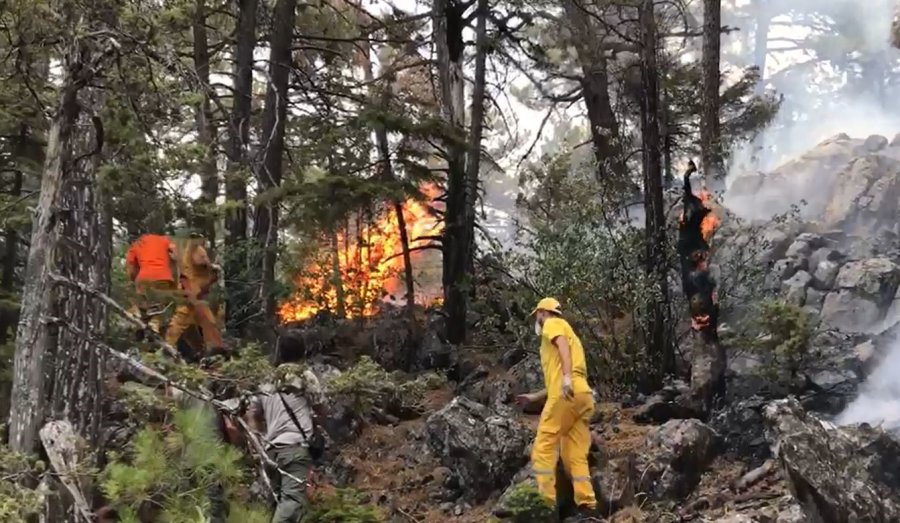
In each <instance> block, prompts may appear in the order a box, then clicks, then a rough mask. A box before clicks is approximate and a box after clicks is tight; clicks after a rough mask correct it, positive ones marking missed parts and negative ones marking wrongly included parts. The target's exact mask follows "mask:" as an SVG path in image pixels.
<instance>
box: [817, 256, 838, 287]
mask: <svg viewBox="0 0 900 523" xmlns="http://www.w3.org/2000/svg"><path fill="white" fill-rule="evenodd" d="M840 270H841V266H840V265H838V264H837V262H834V261H831V260H822V261H820V262H819V264H818V265H817V266H816V270H815V272H813V286H814V287H815V288H817V289H819V290H823V291H826V290H829V289H831V288H832V287H834V282H835V280H836V279H837V275H838V271H840Z"/></svg>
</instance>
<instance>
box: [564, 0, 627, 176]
mask: <svg viewBox="0 0 900 523" xmlns="http://www.w3.org/2000/svg"><path fill="white" fill-rule="evenodd" d="M576 2H578V0H564V1H563V8H564V10H565V16H566V20H567V21H568V23H569V25H570V27H571V29H572V35H573V37H574V38H573V39H572V42H571V44H572V45H573V46H574V47H575V49H576V51H577V53H578V61H579V63H580V65H581V90H582V98H583V99H584V105H585V108H586V109H587V115H588V122H589V123H590V125H591V143H592V145H593V149H594V158H595V160H596V162H597V178H598V180H603V181H609V180H610V176H609V175H612V179H614V180H618V181H621V180H624V179H625V177H626V176H627V169H626V166H625V162H624V160H623V156H622V151H621V150H620V148H619V145H618V140H619V122H618V121H617V120H616V114H615V112H614V111H613V108H612V101H611V100H610V97H609V71H608V69H607V59H606V56H605V55H604V54H603V51H602V49H601V45H602V41H603V35H601V34H600V31H599V30H598V28H597V27H596V25H595V24H593V23H592V21H591V18H590V16H589V15H588V14H587V13H585V12H584V9H585V8H586V6H584V5H582V6H579V5H578V4H576Z"/></svg>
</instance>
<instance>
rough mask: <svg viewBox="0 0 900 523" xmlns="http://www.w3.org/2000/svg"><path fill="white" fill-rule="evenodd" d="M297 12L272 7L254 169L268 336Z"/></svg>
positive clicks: (284, 1)
mask: <svg viewBox="0 0 900 523" xmlns="http://www.w3.org/2000/svg"><path fill="white" fill-rule="evenodd" d="M296 8H297V0H278V2H276V3H275V11H274V18H273V22H274V27H273V29H272V37H271V40H270V42H269V81H268V87H267V89H266V102H265V109H264V110H263V116H262V126H261V129H260V138H259V139H260V151H259V155H258V157H257V160H256V165H255V171H256V183H257V184H258V186H259V192H260V196H259V199H260V201H259V202H258V203H257V205H256V210H255V219H254V237H255V239H256V245H257V248H258V249H259V251H260V252H261V253H262V271H261V275H260V276H261V283H260V285H259V294H258V296H259V300H260V303H261V305H262V312H263V318H264V323H265V327H266V333H267V336H271V333H274V332H275V328H274V327H275V323H276V318H275V315H276V310H275V307H276V302H275V262H276V261H277V257H278V206H279V205H280V202H281V198H280V196H279V195H278V194H277V191H278V189H279V187H280V186H281V169H282V163H283V157H284V129H285V119H286V118H287V105H288V104H287V102H288V100H287V96H288V81H289V80H290V73H291V43H292V42H293V34H294V26H295V25H296Z"/></svg>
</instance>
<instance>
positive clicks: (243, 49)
mask: <svg viewBox="0 0 900 523" xmlns="http://www.w3.org/2000/svg"><path fill="white" fill-rule="evenodd" d="M257 2H258V0H239V1H238V12H237V34H236V44H235V51H234V53H235V56H236V61H235V66H234V104H233V106H232V109H231V117H230V121H229V123H228V147H227V153H228V154H227V156H228V169H227V172H226V174H225V200H226V210H225V251H224V256H223V257H224V264H225V291H226V301H227V307H226V309H225V313H226V316H227V320H226V321H227V325H228V328H229V330H231V332H232V333H234V334H236V335H238V336H239V335H241V334H242V332H243V329H244V326H245V324H246V318H247V316H248V311H247V304H248V303H249V302H250V301H251V296H250V293H249V292H248V291H249V289H248V285H247V273H248V272H249V271H248V268H249V265H250V264H249V259H248V257H247V252H248V249H247V176H246V169H247V165H248V162H247V155H246V151H247V147H248V144H249V143H250V111H251V108H252V101H253V52H254V51H255V49H256V14H257V13H256V11H257V7H258V5H257Z"/></svg>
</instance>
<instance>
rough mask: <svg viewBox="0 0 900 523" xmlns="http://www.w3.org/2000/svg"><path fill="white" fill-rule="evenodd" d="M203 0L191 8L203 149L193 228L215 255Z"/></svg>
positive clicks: (215, 180) (215, 192)
mask: <svg viewBox="0 0 900 523" xmlns="http://www.w3.org/2000/svg"><path fill="white" fill-rule="evenodd" d="M206 16H207V14H206V1H205V0H197V4H196V6H195V11H194V21H193V34H194V69H195V70H196V71H197V82H198V84H199V85H198V86H197V90H198V92H199V94H200V103H199V104H198V106H197V108H196V116H195V120H196V126H197V143H199V144H200V146H201V147H202V150H203V158H202V159H201V160H200V169H199V172H200V183H201V187H200V198H198V200H197V202H196V204H195V209H194V215H195V216H196V220H197V228H198V229H199V230H200V232H201V233H202V234H203V236H204V237H205V238H206V239H207V240H208V241H209V255H210V257H211V258H213V259H214V258H215V246H216V208H215V207H216V198H217V197H218V196H219V172H218V170H217V168H216V127H215V124H214V123H213V114H212V107H211V104H210V98H209V89H210V87H209V38H208V37H207V31H206Z"/></svg>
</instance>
